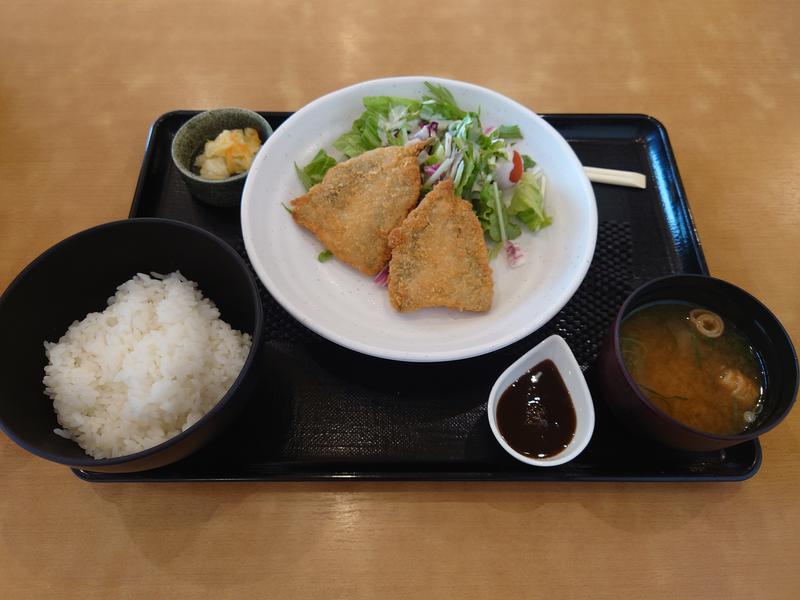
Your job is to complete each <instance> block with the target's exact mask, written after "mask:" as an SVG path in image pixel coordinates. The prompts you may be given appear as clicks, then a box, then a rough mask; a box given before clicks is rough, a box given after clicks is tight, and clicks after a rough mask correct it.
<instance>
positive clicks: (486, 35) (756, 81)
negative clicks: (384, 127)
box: [0, 0, 800, 599]
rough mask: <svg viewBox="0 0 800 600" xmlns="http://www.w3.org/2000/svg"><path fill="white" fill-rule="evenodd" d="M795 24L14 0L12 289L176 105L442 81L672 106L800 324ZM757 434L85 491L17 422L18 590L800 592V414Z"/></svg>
mask: <svg viewBox="0 0 800 600" xmlns="http://www.w3.org/2000/svg"><path fill="white" fill-rule="evenodd" d="M799 22H800V9H799V8H798V5H797V4H796V3H795V2H792V1H788V2H768V3H755V2H752V3H751V2H746V1H741V2H711V1H705V2H704V1H698V0H694V1H680V2H676V1H673V2H653V3H641V2H636V1H633V0H630V1H605V2H597V3H595V2H588V1H587V2H575V1H553V2H543V1H540V2H535V3H534V2H529V3H526V2H514V1H507V2H502V3H488V2H487V3H482V2H477V1H475V2H466V1H462V2H444V1H439V2H408V3H399V2H386V3H379V2H369V1H368V0H363V1H354V2H338V3H333V2H331V3H327V2H316V3H314V2H299V1H293V2H289V1H278V0H276V1H273V2H257V1H250V2H244V1H243V2H231V3H225V4H224V5H223V3H204V2H198V1H196V0H195V1H193V2H187V1H184V0H172V1H171V2H169V3H159V2H155V1H150V0H147V1H145V0H138V1H137V2H121V1H119V2H98V1H94V2H90V1H88V0H87V1H85V2H58V1H52V2H41V1H35V0H28V1H22V0H6V1H5V2H3V3H2V5H1V6H0V132H1V135H2V138H0V139H2V143H0V181H2V184H1V185H0V194H1V195H2V196H1V198H2V201H1V202H0V286H2V289H4V288H5V286H6V285H7V284H8V283H9V282H10V281H11V279H12V278H13V277H14V276H15V274H16V273H17V272H18V271H19V270H20V269H22V268H23V267H24V266H25V265H26V264H27V263H28V262H29V261H30V260H31V259H33V258H34V257H35V256H37V255H38V254H39V253H40V252H41V251H43V250H44V249H45V248H47V247H49V246H50V245H52V244H53V243H55V242H57V241H58V240H60V239H62V238H64V237H65V236H67V235H69V234H71V233H74V232H76V231H78V230H81V229H84V228H86V227H88V226H91V225H94V224H97V223H102V222H104V221H109V220H113V219H118V218H122V217H125V216H126V214H127V211H128V208H129V205H130V201H131V197H132V194H133V189H134V185H135V182H136V177H137V174H138V171H139V164H140V161H141V158H142V149H143V146H144V141H145V137H146V135H147V130H148V126H149V125H150V123H151V122H152V121H153V119H154V118H155V117H157V116H158V115H160V114H162V113H164V112H166V111H169V110H172V109H176V108H208V107H215V106H225V105H236V106H246V107H251V108H255V109H264V110H293V109H296V108H298V107H300V106H302V105H303V104H305V103H306V102H308V101H310V100H312V99H313V98H315V97H317V96H319V95H321V94H323V93H325V92H328V91H331V90H334V89H336V88H339V87H342V86H344V85H347V84H351V83H354V82H357V81H360V80H364V79H369V78H374V77H379V76H387V75H403V74H431V75H440V76H446V77H452V78H456V79H463V80H467V81H473V82H475V83H478V84H482V85H485V86H488V87H491V88H494V89H496V90H498V91H500V92H502V93H505V94H507V95H509V96H511V97H512V98H515V99H517V100H519V101H521V102H523V103H524V104H526V105H528V106H530V107H532V108H533V109H535V110H537V111H539V112H586V113H593V112H641V113H648V114H652V115H655V116H656V117H658V118H659V119H660V120H661V121H663V122H664V123H665V125H666V126H667V129H668V131H669V133H670V136H671V140H672V144H673V146H674V150H675V154H676V156H677V158H678V163H679V166H680V169H681V174H682V176H683V182H684V184H685V187H686V191H687V195H688V197H689V199H690V202H691V207H692V209H693V211H694V216H695V219H696V223H697V227H698V230H699V232H700V237H701V239H702V241H703V248H704V251H705V254H706V257H707V259H708V263H709V265H710V268H711V271H712V273H713V274H715V275H717V276H719V277H722V278H724V279H728V280H730V281H732V282H733V283H736V284H738V285H740V286H742V287H744V288H746V289H748V290H750V291H752V292H753V293H755V294H756V295H757V296H758V297H759V298H761V299H762V300H763V301H764V302H765V303H766V304H767V305H769V306H770V307H771V308H772V309H773V310H774V311H775V312H776V313H777V315H778V316H779V317H780V318H781V319H782V320H783V322H784V324H785V325H786V326H787V327H788V329H789V331H790V334H791V335H792V336H793V337H794V338H795V340H800V309H798V301H797V291H796V290H797V281H798V280H800V267H798V264H800V263H799V262H798V256H799V255H800V235H798V231H800V208H798V206H799V204H798V202H799V199H800V172H799V171H798V165H800V110H798V105H800V36H799V35H798V34H797V25H798V23H799ZM2 341H3V343H4V344H5V348H4V351H5V352H9V351H13V350H11V349H10V346H9V343H10V342H11V340H2ZM762 443H763V448H764V465H763V467H762V469H761V471H760V472H759V474H758V475H757V476H756V477H755V478H754V479H752V480H750V481H747V482H745V483H742V484H704V485H652V484H651V485H622V484H577V483H576V484H474V483H473V484H460V483H447V484H444V483H442V484H430V483H385V484H381V483H329V484H263V485H260V484H250V485H239V484H231V485H204V484H199V485H89V484H87V483H84V482H82V481H79V480H78V479H76V478H75V477H74V476H73V475H72V474H71V473H70V472H69V471H68V470H67V469H65V468H63V467H59V466H56V465H51V464H48V463H46V462H45V461H42V460H39V459H36V458H34V457H32V456H30V455H28V454H27V453H26V452H24V451H23V450H21V449H20V448H18V447H17V446H15V445H14V444H12V443H11V442H10V441H9V440H7V439H6V438H5V437H3V438H2V439H0V465H2V471H3V475H4V477H3V483H4V486H3V491H2V494H0V565H2V568H1V569H0V573H2V575H0V597H2V598H28V597H31V598H33V597H44V596H45V595H46V594H47V595H49V596H54V595H58V596H59V597H65V598H78V597H80V598H112V597H130V598H146V597H147V598H179V597H189V596H197V597H206V598H237V599H239V598H248V597H258V598H261V597H271V598H290V597H324V598H338V597H347V598H355V597H367V598H382V597H389V596H399V597H409V596H412V595H414V596H424V597H437V598H449V597H458V598H530V597H537V596H541V597H566V598H615V599H617V598H634V597H635V598H689V597H696V598H744V597H756V598H790V597H798V592H800V569H798V568H797V566H796V562H797V558H798V556H800V508H798V507H799V506H800V505H799V504H798V502H799V501H800V497H799V496H800V467H799V466H798V459H799V458H800V454H799V453H798V444H799V443H800V413H798V412H795V414H793V415H792V416H791V417H790V418H788V420H787V421H786V422H785V423H784V425H783V426H782V427H780V428H779V429H778V430H777V431H774V432H772V433H770V434H769V435H767V436H765V437H764V438H763V439H762Z"/></svg>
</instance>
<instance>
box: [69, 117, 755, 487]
mask: <svg viewBox="0 0 800 600" xmlns="http://www.w3.org/2000/svg"><path fill="white" fill-rule="evenodd" d="M194 114H196V113H194V112H190V111H178V112H171V113H168V114H165V115H163V116H162V117H160V118H159V119H158V120H157V121H156V122H155V123H154V124H153V127H152V129H151V131H150V136H149V138H148V142H147V148H146V151H145V156H144V163H143V165H142V171H141V175H140V177H139V182H138V184H137V186H136V194H135V196H134V200H133V206H132V208H131V213H130V216H131V217H165V218H171V219H178V220H181V221H187V222H189V223H193V224H195V225H199V226H201V227H204V228H205V229H208V230H209V231H212V232H214V233H215V234H217V235H219V236H220V237H222V238H223V239H225V240H227V241H228V242H229V243H230V244H231V245H232V246H234V247H235V248H236V249H237V250H239V252H241V253H242V255H245V252H244V247H243V244H242V239H241V228H240V224H239V211H238V210H235V209H217V208H211V207H208V206H206V205H204V204H201V203H198V202H196V201H194V200H193V199H192V198H191V197H190V196H189V194H188V192H187V191H186V188H185V187H184V185H183V182H182V181H181V180H180V178H179V176H178V173H177V171H176V169H175V168H174V167H173V165H172V162H171V159H170V144H171V142H172V137H173V135H174V134H175V132H176V131H177V129H178V128H179V127H180V126H181V125H182V124H183V123H184V122H185V121H186V120H187V119H188V118H189V117H191V116H192V115H194ZM262 114H263V116H264V117H266V119H267V120H268V121H269V122H270V123H271V124H272V126H273V127H277V126H279V125H280V124H281V123H282V122H283V121H284V120H285V119H286V118H287V117H288V116H289V114H290V113H271V112H266V113H262ZM545 118H546V119H547V121H549V122H550V123H551V124H552V125H553V126H554V127H555V128H556V129H558V130H559V131H560V132H561V133H562V134H563V135H564V137H566V138H567V140H568V141H569V143H570V145H571V146H572V147H573V149H574V150H575V152H576V153H577V154H578V156H579V157H580V159H581V161H582V162H583V163H584V164H587V165H593V166H597V167H608V168H616V169H627V170H631V171H639V172H643V173H646V174H647V182H648V188H647V189H646V190H635V189H629V188H622V187H615V186H607V185H595V187H594V191H595V194H596V196H597V205H598V210H599V231H598V238H597V247H596V250H595V255H594V260H593V262H592V265H591V267H590V269H589V272H588V274H587V276H586V279H585V280H584V282H583V284H582V285H581V287H580V288H579V290H578V291H577V293H576V294H575V296H574V297H573V298H572V299H571V300H570V302H569V303H568V304H567V305H566V306H565V307H564V309H563V310H562V311H561V312H560V313H558V315H556V316H555V317H554V318H553V319H552V320H551V321H550V322H549V323H548V324H547V325H546V326H545V327H543V328H542V329H540V330H539V331H538V332H536V333H534V334H532V335H530V336H528V337H527V338H525V339H523V340H521V341H520V342H517V343H515V344H513V345H512V346H510V347H507V348H505V349H502V350H498V351H496V352H493V353H491V354H488V355H485V356H482V357H477V358H472V359H467V360H463V361H456V362H448V363H433V364H419V363H402V362H394V361H388V360H382V359H377V358H372V357H369V356H365V355H362V354H358V353H356V352H353V351H351V350H347V349H345V348H342V347H339V346H337V345H335V344H333V343H331V342H329V341H327V340H325V339H323V338H321V337H320V336H318V335H317V334H315V333H313V332H311V331H310V330H308V329H306V328H305V327H303V326H302V325H300V324H299V323H298V322H297V321H295V320H294V319H293V318H292V317H291V316H289V314H288V313H286V312H285V311H284V310H283V308H281V307H280V306H279V305H278V304H277V303H276V302H275V300H274V299H273V298H272V297H271V296H270V295H269V294H268V293H267V292H266V291H265V290H264V289H263V288H262V299H263V302H264V309H265V317H266V319H265V321H266V323H267V325H266V336H265V339H266V342H265V344H266V348H265V353H264V355H265V357H264V364H263V372H264V377H263V378H262V384H261V387H260V389H259V390H258V392H257V393H256V394H255V395H254V397H253V398H252V400H251V401H250V402H249V403H248V406H247V408H246V409H245V412H244V414H243V415H242V416H241V418H240V419H238V421H237V422H236V423H235V424H234V425H233V426H232V427H231V428H230V429H229V430H228V431H227V432H226V433H225V434H224V435H223V436H222V437H220V438H219V439H218V440H216V441H215V442H213V443H212V444H211V445H209V446H207V447H206V448H204V449H203V450H201V451H199V452H197V453H196V454H194V455H192V456H191V457H189V458H187V459H185V460H183V461H180V462H178V463H175V464H172V465H169V466H166V467H163V468H161V469H157V470H153V471H147V472H143V473H132V474H116V473H114V474H102V473H89V472H84V471H76V474H77V475H78V476H79V477H81V478H83V479H86V480H88V481H206V480H214V481H221V480H253V481H267V480H271V481H288V480H330V479H360V480H401V479H406V480H490V481H501V480H506V481H508V480H561V481H565V480H566V481H709V480H710V481H736V480H742V479H747V478H748V477H751V476H752V475H754V474H755V473H756V471H757V470H758V468H759V466H760V464H761V447H760V445H759V443H758V441H757V440H755V441H751V442H747V443H743V444H740V445H738V446H736V447H733V448H729V449H727V450H724V451H717V452H680V451H675V450H671V449H669V448H666V447H663V446H660V445H657V444H654V443H651V442H647V441H644V440H639V439H635V438H633V437H632V436H631V435H629V434H628V433H626V432H625V431H624V430H621V429H619V428H618V427H617V425H616V424H615V422H614V421H613V419H612V418H611V417H610V416H609V414H608V413H607V410H606V408H605V404H604V402H603V398H602V393H601V390H600V389H598V386H597V385H596V384H595V382H594V372H593V364H594V362H595V359H596V356H597V350H598V344H599V342H600V340H601V338H602V336H603V335H604V333H605V331H606V329H607V328H608V326H609V324H610V322H611V320H612V318H613V316H614V314H615V312H616V310H617V309H618V307H619V305H620V304H621V302H622V301H623V299H624V298H625V297H626V295H627V294H628V293H629V292H630V291H632V290H633V289H634V288H635V287H636V286H637V285H638V284H640V283H642V282H644V281H646V280H648V279H651V278H654V277H658V276H661V275H667V274H670V273H707V268H706V264H705V260H704V258H703V253H702V251H701V249H700V242H699V240H698V238H697V233H696V231H695V229H694V226H693V224H692V219H691V215H690V212H689V207H688V204H687V201H686V197H685V195H684V192H683V187H682V185H681V181H680V177H679V175H678V170H677V166H676V164H675V159H674V157H673V154H672V149H671V148H670V144H669V140H668V138H667V133H666V131H665V129H664V127H663V126H662V125H661V124H660V123H659V122H658V121H656V120H655V119H653V118H651V117H647V116H643V115H546V116H545ZM552 333H558V334H560V335H561V336H562V337H564V338H565V339H566V341H567V343H568V344H569V345H570V347H571V348H572V350H573V352H574V353H575V356H576V357H577V359H578V362H579V363H580V364H581V366H582V368H583V369H584V370H585V373H586V377H587V380H588V382H589V386H590V388H591V390H592V393H593V395H594V400H595V407H596V412H597V422H596V428H595V432H594V437H593V438H592V441H591V442H590V444H589V446H588V447H587V448H586V450H585V451H584V452H583V453H582V454H581V455H580V456H579V457H578V458H576V459H575V460H573V461H572V462H570V463H567V464H565V465H562V466H559V467H552V468H547V469H537V468H532V467H528V466H527V465H524V464H522V463H520V462H518V461H516V460H514V459H513V458H511V457H510V456H508V455H507V454H506V453H505V452H504V451H503V450H502V449H501V448H500V446H499V445H498V444H497V442H496V441H495V439H494V437H493V436H492V433H491V430H490V429H489V422H488V419H487V417H486V399H487V396H488V394H489V390H490V389H491V386H492V384H493V383H494V381H495V379H496V378H497V376H498V375H499V374H500V373H501V372H502V371H503V370H504V369H505V368H506V367H507V366H508V365H509V364H511V363H512V362H513V361H514V360H515V359H516V358H518V357H519V356H521V355H522V354H524V353H525V352H526V351H527V350H528V349H529V348H531V347H532V346H533V345H535V344H536V343H537V342H539V341H540V340H542V339H544V338H545V337H546V336H548V335H550V334H552Z"/></svg>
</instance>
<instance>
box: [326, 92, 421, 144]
mask: <svg viewBox="0 0 800 600" xmlns="http://www.w3.org/2000/svg"><path fill="white" fill-rule="evenodd" d="M363 103H364V108H365V109H366V110H365V111H364V112H363V113H362V114H361V116H360V117H359V118H358V119H356V120H355V121H354V122H353V126H352V127H351V129H350V131H348V132H347V133H345V134H343V135H341V136H340V137H339V138H338V139H337V140H336V141H335V142H334V143H333V146H334V148H336V149H337V150H339V151H340V152H342V153H343V154H345V155H346V156H347V157H348V158H353V157H354V156H358V155H359V154H363V153H364V152H366V151H367V150H374V149H375V148H380V147H381V146H386V145H387V144H391V145H395V146H400V145H403V144H405V143H406V141H407V139H408V138H407V129H408V128H409V122H411V121H416V120H417V119H419V113H420V110H421V109H422V102H420V101H419V100H412V99H410V98H400V97H398V96H367V97H365V98H364V100H363Z"/></svg>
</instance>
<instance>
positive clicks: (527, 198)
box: [508, 173, 553, 238]
mask: <svg viewBox="0 0 800 600" xmlns="http://www.w3.org/2000/svg"><path fill="white" fill-rule="evenodd" d="M508 212H509V213H510V214H511V215H512V216H514V217H516V218H517V219H519V220H520V221H522V222H523V223H524V224H525V225H526V226H527V227H528V229H530V230H531V231H539V230H540V229H542V228H543V227H547V226H548V225H550V224H551V223H552V222H553V219H552V218H551V217H550V215H548V214H547V213H546V212H545V210H544V197H543V196H542V190H541V189H540V188H539V183H538V182H537V180H536V177H534V176H533V175H532V174H530V173H523V174H522V177H521V178H520V180H519V181H518V182H517V185H516V186H514V195H513V196H512V197H511V204H509V206H508ZM510 237H511V236H509V238H510Z"/></svg>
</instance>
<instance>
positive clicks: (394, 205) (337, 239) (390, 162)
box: [291, 141, 427, 275]
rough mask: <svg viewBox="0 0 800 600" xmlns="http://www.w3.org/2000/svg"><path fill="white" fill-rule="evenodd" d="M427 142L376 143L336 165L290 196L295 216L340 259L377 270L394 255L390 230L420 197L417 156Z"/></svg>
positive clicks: (365, 270)
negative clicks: (297, 194) (303, 191)
mask: <svg viewBox="0 0 800 600" xmlns="http://www.w3.org/2000/svg"><path fill="white" fill-rule="evenodd" d="M426 144H427V142H425V141H419V142H416V143H413V144H409V145H408V146H405V147H404V146H389V147H387V148H376V149H375V150H370V151H368V152H364V153H363V154H360V155H358V156H356V157H354V158H351V159H350V160H347V161H345V162H343V163H340V164H338V165H336V166H334V167H332V168H331V169H330V170H329V171H328V172H327V173H326V174H325V177H324V178H323V180H322V181H321V182H320V183H318V184H317V185H315V186H314V187H312V188H311V189H310V190H309V191H308V193H307V194H305V195H304V196H300V197H299V198H295V199H294V200H292V201H291V205H292V216H293V217H294V220H295V221H297V223H299V224H300V225H302V226H303V227H305V228H306V229H308V230H310V231H311V232H312V233H314V235H316V236H317V237H318V238H319V240H320V241H321V242H322V243H323V244H325V247H326V248H327V249H328V250H329V251H330V252H331V253H333V255H334V256H335V257H336V258H338V259H339V260H342V261H344V262H346V263H347V264H349V265H351V266H352V267H355V268H356V269H358V270H359V271H361V272H362V273H366V274H367V275H376V274H378V273H379V272H380V271H381V270H382V269H383V268H384V267H385V266H386V263H387V262H388V260H389V256H390V254H391V251H390V250H389V243H388V237H389V232H390V231H392V229H394V228H395V227H397V226H398V225H400V223H402V222H403V219H405V218H406V215H408V213H409V211H410V210H411V209H412V208H414V206H415V205H416V204H417V201H418V200H419V192H420V174H419V165H418V164H417V155H418V154H419V153H420V151H421V150H422V149H423V148H424V147H425V146H426Z"/></svg>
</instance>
